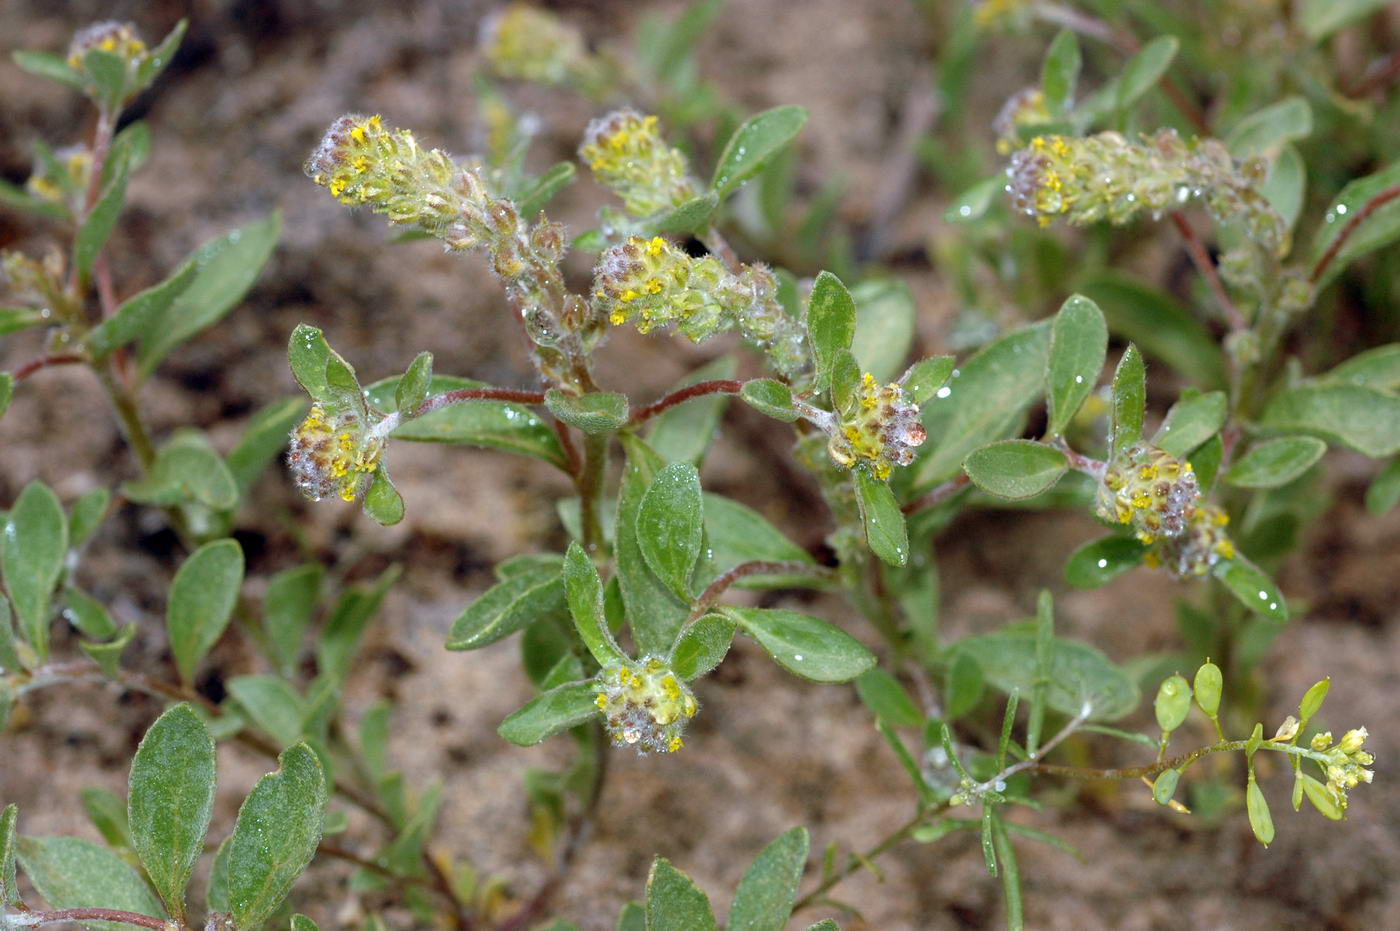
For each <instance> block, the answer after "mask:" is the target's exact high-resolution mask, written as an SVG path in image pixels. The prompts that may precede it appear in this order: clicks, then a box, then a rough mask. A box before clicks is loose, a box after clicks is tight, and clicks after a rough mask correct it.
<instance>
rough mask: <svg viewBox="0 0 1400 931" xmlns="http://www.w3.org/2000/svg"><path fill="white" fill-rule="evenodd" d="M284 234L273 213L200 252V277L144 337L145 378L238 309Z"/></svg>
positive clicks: (140, 356) (140, 360) (141, 361)
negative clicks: (180, 347)
mask: <svg viewBox="0 0 1400 931" xmlns="http://www.w3.org/2000/svg"><path fill="white" fill-rule="evenodd" d="M281 235H282V215H281V214H280V213H278V212H277V211H273V212H272V213H270V214H268V215H267V216H266V217H264V218H263V219H261V220H259V221H257V222H256V223H250V224H248V225H247V226H244V227H240V228H239V229H236V230H233V231H232V232H229V233H226V234H224V235H223V236H220V237H218V238H217V239H212V240H210V241H209V242H207V243H205V244H204V245H202V246H200V247H199V248H198V249H196V250H195V252H194V255H193V256H191V260H192V261H193V262H194V264H195V267H196V268H197V269H198V270H197V271H196V272H195V278H194V281H192V282H191V283H190V286H189V287H188V288H186V289H185V290H184V291H183V292H181V294H180V296H179V297H178V298H176V299H175V301H173V302H172V303H171V304H170V306H169V307H167V308H166V309H165V312H164V313H162V314H160V315H159V316H158V317H157V319H156V321H155V322H153V323H152V324H151V326H150V327H149V329H148V332H149V333H150V334H151V335H150V337H149V338H146V339H143V340H142V341H141V348H140V350H139V352H138V353H137V357H136V363H137V368H138V370H139V371H140V373H141V377H142V378H145V377H147V376H148V375H150V374H151V372H152V371H154V370H155V367H156V366H157V365H159V364H160V362H161V360H162V359H164V358H165V357H166V356H167V355H169V354H170V351H171V350H172V349H174V348H175V347H176V346H178V345H180V344H181V343H183V342H184V341H185V340H187V339H189V338H190V337H191V336H194V335H195V334H196V333H199V332H200V331H201V330H204V329H205V328H206V327H209V326H212V325H213V324H215V323H217V322H218V321H219V320H222V319H223V317H224V315H225V314H227V313H228V312H229V311H230V310H232V309H233V308H234V307H235V306H236V305H237V304H238V303H239V302H240V301H242V300H243V295H245V294H247V293H248V289H249V288H251V287H252V286H253V283H254V282H255V281H257V280H258V276H259V275H260V274H261V273H262V268H263V265H265V264H266V263H267V260H268V258H269V257H270V256H271V255H272V250H273V247H275V246H276V245H277V240H278V238H279V237H280V236H281Z"/></svg>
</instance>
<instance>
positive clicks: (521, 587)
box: [447, 565, 566, 650]
mask: <svg viewBox="0 0 1400 931" xmlns="http://www.w3.org/2000/svg"><path fill="white" fill-rule="evenodd" d="M565 608H566V605H565V602H564V583H563V581H562V580H561V579H560V576H559V567H558V566H557V565H556V566H554V567H552V568H546V569H542V570H533V571H529V572H522V573H519V574H517V575H513V576H511V577H510V578H508V579H506V580H505V581H503V582H501V583H500V584H499V585H493V586H492V587H491V588H489V589H487V591H486V593H485V594H484V595H482V596H481V597H479V598H477V599H476V600H475V601H473V602H472V603H471V604H470V605H468V606H467V609H466V610H465V611H463V612H462V614H461V616H459V617H458V618H457V620H456V621H454V622H453V624H452V632H451V633H450V634H448V636H447V649H449V650H478V649H480V648H482V647H484V646H487V645H489V644H492V643H495V642H496V641H497V640H500V639H502V638H504V637H508V636H510V635H511V634H513V633H515V632H516V631H517V630H521V629H522V628H524V627H525V626H526V625H528V624H530V623H531V622H532V621H535V620H537V619H539V618H542V617H546V616H549V617H555V618H561V619H562V617H563V612H564V610H565Z"/></svg>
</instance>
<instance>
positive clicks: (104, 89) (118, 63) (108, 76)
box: [83, 48, 131, 112]
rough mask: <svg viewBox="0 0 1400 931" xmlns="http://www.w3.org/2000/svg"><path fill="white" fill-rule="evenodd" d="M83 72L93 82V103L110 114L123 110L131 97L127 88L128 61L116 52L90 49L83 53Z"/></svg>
mask: <svg viewBox="0 0 1400 931" xmlns="http://www.w3.org/2000/svg"><path fill="white" fill-rule="evenodd" d="M83 70H84V71H86V72H87V74H88V78H89V79H90V80H91V88H92V90H93V91H95V93H94V94H93V98H92V99H93V102H94V103H96V104H97V105H98V106H99V107H101V108H102V109H104V110H107V111H109V112H115V111H117V110H118V109H120V108H121V105H122V104H124V103H125V102H126V101H127V100H128V99H130V97H131V89H130V88H129V87H128V86H127V80H126V79H127V63H126V59H125V58H123V57H122V56H121V55H118V54H117V53H116V52H109V51H106V50H105V49H100V48H89V49H88V50H87V51H85V52H83Z"/></svg>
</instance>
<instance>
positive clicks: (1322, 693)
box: [1298, 678, 1332, 727]
mask: <svg viewBox="0 0 1400 931" xmlns="http://www.w3.org/2000/svg"><path fill="white" fill-rule="evenodd" d="M1331 686H1332V680H1331V678H1327V679H1323V680H1322V681H1321V682H1319V683H1317V684H1316V685H1314V686H1313V687H1312V688H1310V689H1308V691H1307V692H1306V693H1305V694H1304V695H1303V700H1302V701H1300V702H1299V703H1298V717H1300V718H1302V719H1303V720H1302V722H1301V724H1300V725H1299V726H1300V727H1306V726H1307V723H1308V719H1309V718H1311V717H1312V716H1313V715H1315V714H1317V712H1318V710H1319V709H1320V708H1321V707H1322V702H1323V700H1324V699H1325V698H1326V697H1327V690H1328V689H1329V688H1330V687H1331Z"/></svg>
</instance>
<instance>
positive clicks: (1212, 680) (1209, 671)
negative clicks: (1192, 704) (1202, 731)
mask: <svg viewBox="0 0 1400 931" xmlns="http://www.w3.org/2000/svg"><path fill="white" fill-rule="evenodd" d="M1224 684H1225V680H1224V677H1223V676H1221V674H1220V667H1219V666H1217V665H1215V664H1214V663H1212V662H1211V661H1210V660H1206V661H1205V664H1204V665H1203V666H1201V668H1200V669H1197V670H1196V704H1198V705H1200V706H1201V710H1202V711H1204V712H1205V713H1206V714H1208V715H1210V716H1211V717H1212V718H1214V717H1215V716H1216V715H1217V714H1218V713H1219V712H1220V692H1221V689H1222V688H1223V687H1224Z"/></svg>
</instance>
